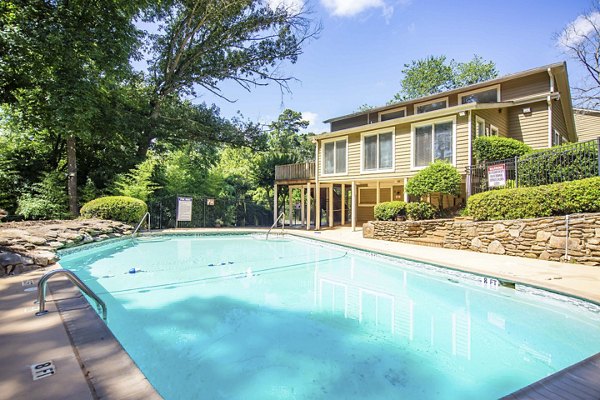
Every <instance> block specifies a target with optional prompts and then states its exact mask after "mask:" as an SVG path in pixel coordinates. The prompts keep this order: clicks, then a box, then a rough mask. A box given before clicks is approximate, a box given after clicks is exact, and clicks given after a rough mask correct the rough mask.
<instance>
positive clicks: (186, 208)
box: [177, 197, 192, 222]
mask: <svg viewBox="0 0 600 400" xmlns="http://www.w3.org/2000/svg"><path fill="white" fill-rule="evenodd" d="M181 221H183V222H191V221H192V198H191V197H177V222H181Z"/></svg>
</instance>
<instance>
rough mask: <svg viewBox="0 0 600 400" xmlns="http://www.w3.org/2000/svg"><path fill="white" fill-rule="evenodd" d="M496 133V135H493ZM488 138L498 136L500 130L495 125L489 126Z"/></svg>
mask: <svg viewBox="0 0 600 400" xmlns="http://www.w3.org/2000/svg"><path fill="white" fill-rule="evenodd" d="M494 131H496V134H494ZM490 136H500V129H498V127H497V126H496V125H493V124H490Z"/></svg>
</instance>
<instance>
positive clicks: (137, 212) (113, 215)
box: [81, 196, 148, 223]
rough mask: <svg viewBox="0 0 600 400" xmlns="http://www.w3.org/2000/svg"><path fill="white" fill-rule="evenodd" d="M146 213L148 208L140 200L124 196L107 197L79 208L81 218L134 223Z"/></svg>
mask: <svg viewBox="0 0 600 400" xmlns="http://www.w3.org/2000/svg"><path fill="white" fill-rule="evenodd" d="M147 211H148V206H147V205H146V203H144V202H143V201H142V200H139V199H134V198H133V197H126V196H108V197H100V198H98V199H95V200H92V201H89V202H87V203H85V204H84V205H83V207H81V216H82V217H84V218H101V219H112V220H115V221H121V222H128V223H136V222H139V221H140V220H141V219H142V217H143V216H144V214H146V212H147Z"/></svg>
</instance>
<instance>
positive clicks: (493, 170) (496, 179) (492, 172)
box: [487, 164, 506, 188]
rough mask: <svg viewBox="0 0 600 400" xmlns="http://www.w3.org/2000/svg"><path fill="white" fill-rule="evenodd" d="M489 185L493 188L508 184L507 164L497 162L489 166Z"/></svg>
mask: <svg viewBox="0 0 600 400" xmlns="http://www.w3.org/2000/svg"><path fill="white" fill-rule="evenodd" d="M487 173H488V186H489V187H491V188H494V187H499V186H506V165H505V164H496V165H490V166H489V167H487Z"/></svg>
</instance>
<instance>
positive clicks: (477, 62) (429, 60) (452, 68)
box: [390, 55, 498, 103]
mask: <svg viewBox="0 0 600 400" xmlns="http://www.w3.org/2000/svg"><path fill="white" fill-rule="evenodd" d="M402 74H403V75H404V77H403V78H402V80H401V81H400V85H401V89H400V91H399V92H398V93H396V94H395V95H394V98H393V99H392V100H391V101H390V103H395V102H398V101H405V100H410V99H415V98H418V97H424V96H429V95H432V94H435V93H440V92H443V91H446V90H451V89H455V88H459V87H462V86H466V85H472V84H474V83H478V82H483V81H486V80H489V79H493V78H496V77H497V76H498V71H497V69H496V64H495V63H494V62H493V61H485V60H484V59H483V58H481V57H480V56H478V55H475V56H474V57H473V59H472V60H470V61H467V62H464V63H461V62H456V61H454V60H448V59H447V58H446V56H443V55H442V56H438V57H435V56H429V57H426V58H424V59H420V60H413V61H411V62H410V63H409V64H404V69H403V70H402Z"/></svg>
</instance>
